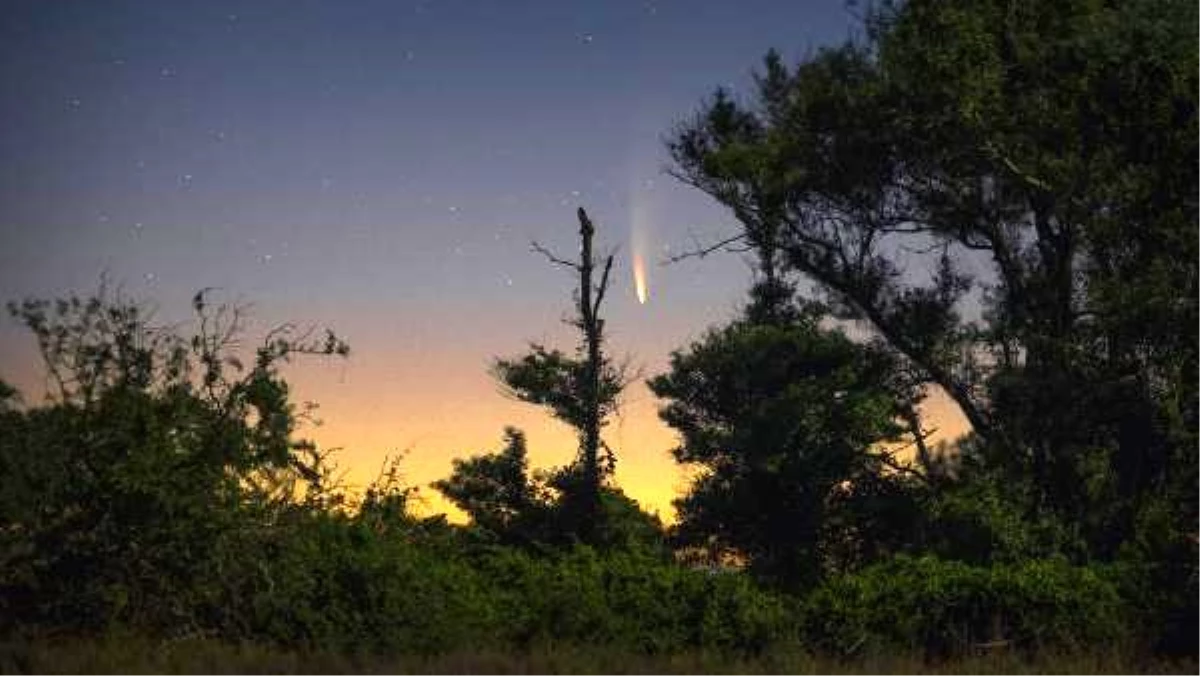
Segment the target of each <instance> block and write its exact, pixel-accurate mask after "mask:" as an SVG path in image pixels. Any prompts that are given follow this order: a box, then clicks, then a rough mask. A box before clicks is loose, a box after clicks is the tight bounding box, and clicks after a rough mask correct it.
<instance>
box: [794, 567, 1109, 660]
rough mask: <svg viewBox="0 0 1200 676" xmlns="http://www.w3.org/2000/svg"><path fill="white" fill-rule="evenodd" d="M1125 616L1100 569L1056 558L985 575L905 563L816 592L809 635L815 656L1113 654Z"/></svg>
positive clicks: (809, 609) (808, 619)
mask: <svg viewBox="0 0 1200 676" xmlns="http://www.w3.org/2000/svg"><path fill="white" fill-rule="evenodd" d="M1126 616H1127V611H1126V608H1125V606H1124V604H1123V602H1122V600H1121V598H1120V596H1119V595H1118V593H1117V590H1116V588H1115V587H1114V586H1113V585H1112V584H1111V583H1110V582H1109V581H1107V580H1106V579H1105V578H1103V577H1102V576H1101V575H1100V574H1098V572H1097V571H1096V570H1094V569H1092V568H1086V567H1075V566H1071V565H1068V564H1067V563H1065V562H1063V561H1061V560H1053V559H1051V560H1034V561H1028V562H1024V563H1020V564H1013V565H996V566H993V567H990V568H982V567H974V566H969V565H967V564H964V563H961V562H956V561H943V560H940V559H936V558H933V557H929V556H926V557H921V558H913V557H908V556H898V557H896V558H895V559H894V560H892V561H889V562H887V563H883V564H878V565H874V566H870V567H868V568H865V569H863V570H862V571H860V572H858V573H855V574H851V575H845V576H842V577H838V578H834V579H831V580H829V581H828V582H826V583H825V584H823V585H822V586H821V587H819V588H818V589H816V590H815V591H814V592H813V593H812V594H811V595H810V597H809V599H808V602H807V604H806V612H805V620H804V632H805V636H806V637H807V639H808V641H809V642H810V643H811V645H812V647H814V648H816V649H818V650H820V651H823V652H829V653H832V654H838V655H850V654H863V653H872V652H883V651H894V650H897V649H899V650H904V651H909V652H918V653H919V652H921V651H924V652H925V653H926V654H927V655H929V656H939V655H946V654H954V653H963V652H966V651H967V650H968V649H970V648H971V647H972V646H973V645H974V644H977V643H980V642H986V641H995V640H1005V641H1009V642H1010V643H1011V644H1014V645H1015V646H1016V647H1018V648H1020V649H1044V648H1054V649H1063V650H1073V649H1079V648H1085V647H1089V646H1095V645H1099V644H1104V643H1107V644H1109V645H1112V644H1113V642H1115V641H1118V640H1119V639H1121V637H1122V636H1123V635H1124V634H1125V631H1124V630H1125V626H1124V618H1125V617H1126Z"/></svg>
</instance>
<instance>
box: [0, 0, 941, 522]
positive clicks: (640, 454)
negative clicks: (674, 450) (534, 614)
mask: <svg viewBox="0 0 1200 676" xmlns="http://www.w3.org/2000/svg"><path fill="white" fill-rule="evenodd" d="M859 30H860V25H859V22H858V20H857V19H856V18H855V17H854V15H853V13H852V12H851V11H848V10H847V9H846V6H845V0H828V1H819V2H818V1H816V0H813V1H806V2H760V1H739V2H684V1H683V0H661V1H646V0H641V1H630V2H619V1H612V2H569V1H562V0H560V1H557V2H551V1H533V0H531V1H527V2H521V1H513V2H499V1H496V2H488V1H485V0H477V1H471V2H467V1H463V2H455V1H450V0H447V1H445V2H433V1H423V2H399V1H396V2H392V1H388V2H383V1H367V0H359V1H356V0H346V1H333V0H329V1H325V2H315V1H309V0H259V1H253V2H221V1H216V0H206V1H205V2H183V1H179V2H175V1H167V0H148V1H145V2H121V1H114V2H105V3H99V2H91V1H87V0H79V1H71V0H63V1H55V2H42V1H36V0H8V2H6V3H5V5H4V12H3V14H2V15H0V296H2V297H3V298H2V300H4V301H8V300H17V299H21V298H26V297H43V298H52V297H57V296H61V295H63V294H66V293H71V292H77V293H87V292H89V291H92V290H95V289H96V288H97V286H98V285H99V283H100V280H101V277H102V276H103V277H105V278H106V279H108V280H109V282H108V283H109V285H110V286H115V287H119V288H120V289H121V292H122V293H123V294H124V295H126V296H128V297H131V298H137V299H144V300H146V301H147V302H149V303H150V304H152V306H154V307H155V308H156V309H157V317H159V318H161V319H162V320H163V321H168V320H170V321H178V320H183V319H186V317H187V316H188V314H187V313H188V302H189V299H190V298H191V296H192V294H194V293H195V292H196V291H197V290H199V289H202V288H206V287H216V289H217V291H216V293H217V296H216V298H218V299H222V300H225V301H227V302H231V303H237V304H243V305H246V306H247V307H248V308H249V311H250V315H249V316H250V319H251V324H250V326H249V336H248V339H252V338H254V337H256V336H261V335H262V334H263V333H265V331H267V330H268V329H270V328H271V327H272V326H275V325H278V324H281V323H283V322H288V321H291V322H296V323H299V324H303V325H312V326H317V327H329V328H331V329H333V330H334V331H335V332H337V333H338V334H339V335H341V336H343V337H344V338H345V339H346V340H347V341H348V342H349V344H350V346H351V349H352V354H351V357H350V358H349V359H348V360H317V361H308V362H305V363H298V364H295V365H293V366H290V367H289V368H288V370H287V372H286V376H287V377H288V379H289V381H290V382H291V383H292V384H293V386H294V392H295V395H296V398H297V399H298V400H311V401H315V402H316V403H318V404H319V405H320V408H319V413H318V417H319V418H320V419H321V421H322V424H321V425H319V426H315V425H310V426H308V427H306V428H304V429H303V430H302V433H303V434H304V435H305V436H308V437H310V438H313V439H314V440H316V441H317V442H318V443H319V444H321V445H322V446H325V447H331V448H339V449H340V450H339V451H338V452H337V454H336V455H335V458H336V459H337V462H338V464H339V466H340V467H341V468H342V469H343V470H344V471H345V480H346V481H347V483H348V484H349V485H351V486H352V487H353V486H362V485H363V484H365V483H366V482H368V481H370V480H371V479H372V478H374V477H375V476H376V475H377V474H378V472H379V471H380V468H381V466H382V464H383V462H384V460H385V458H386V457H388V456H389V455H395V454H397V453H403V454H404V460H403V462H402V468H403V470H404V472H405V477H406V480H407V481H408V482H409V483H410V484H412V485H416V486H420V487H422V494H423V495H424V503H423V506H422V508H423V509H425V510H427V511H430V512H436V511H440V510H443V509H446V505H445V503H444V502H443V501H442V500H441V499H440V498H439V496H437V495H436V493H435V492H434V491H433V490H432V489H429V488H428V487H427V486H428V483H429V482H430V481H433V480H436V479H439V478H442V477H445V476H447V475H448V474H449V473H450V471H451V460H452V459H453V458H455V457H465V456H468V455H472V454H476V453H481V452H490V451H493V450H497V449H499V448H500V447H501V441H502V432H503V428H504V426H505V425H516V426H518V427H521V428H523V429H524V430H525V431H526V433H527V435H528V439H529V446H530V458H531V462H532V464H534V465H535V466H551V465H561V464H564V463H566V462H568V461H569V460H570V459H571V458H572V457H573V456H574V454H575V440H574V436H573V434H572V433H571V431H570V430H569V429H567V428H566V427H564V426H562V425H561V424H559V423H557V422H555V421H553V420H552V419H551V418H550V417H549V416H548V415H547V414H546V413H545V412H544V411H542V410H540V409H538V408H536V407H532V406H529V405H527V404H522V403H519V402H516V401H513V400H511V399H509V398H507V397H506V396H505V395H504V394H503V393H502V392H501V391H500V389H499V388H498V386H497V385H496V384H495V382H494V381H493V380H492V379H491V378H490V377H489V375H488V368H489V365H490V363H491V361H492V360H493V359H494V358H495V357H498V356H507V355H514V354H518V353H520V352H521V350H522V349H523V347H524V346H525V345H526V344H527V342H528V341H531V340H533V341H542V342H546V343H549V344H551V345H553V346H559V347H562V348H564V349H570V348H571V347H572V346H573V344H574V341H575V337H574V335H573V334H572V331H571V329H570V327H568V326H566V325H565V324H564V323H563V321H562V320H563V319H564V317H566V316H567V315H568V313H569V310H570V302H571V299H570V291H571V285H572V283H573V279H572V278H571V277H570V276H569V275H568V274H567V273H566V272H565V271H564V270H563V269H562V268H557V267H554V266H552V265H549V264H548V263H547V262H546V261H545V259H543V258H541V257H539V256H538V255H536V254H534V253H532V252H531V250H530V243H531V241H534V240H536V241H538V242H540V243H541V244H543V245H545V246H546V247H547V248H550V249H552V250H555V251H558V252H562V253H563V254H564V256H570V255H572V254H573V253H574V252H575V251H577V247H578V241H577V237H578V234H577V233H578V223H577V221H576V220H575V215H574V214H575V209H576V207H578V206H582V207H584V208H586V209H587V210H588V213H589V214H590V215H591V216H592V218H593V220H594V221H595V222H596V224H597V229H598V234H597V240H598V244H599V245H600V246H601V247H605V248H609V247H616V249H617V253H616V256H617V258H616V263H615V269H614V275H615V276H614V285H613V289H612V291H611V292H610V296H609V299H608V300H607V301H606V307H605V310H604V311H605V313H606V317H607V329H608V331H609V336H610V343H609V345H610V349H611V351H612V353H613V354H614V355H615V356H617V357H622V356H628V357H629V358H630V360H631V363H632V364H633V365H634V366H635V367H637V368H639V369H640V370H641V372H642V373H644V375H646V376H651V375H653V374H655V373H660V372H662V371H663V369H664V368H665V365H666V363H667V359H668V356H669V354H670V352H671V350H673V349H678V348H682V347H685V346H686V345H688V344H689V343H690V342H691V341H693V340H696V339H698V338H699V337H701V336H702V335H703V332H704V331H705V330H706V329H707V328H708V327H710V326H713V325H716V324H720V323H722V322H725V321H727V320H729V319H730V318H731V317H732V316H733V315H734V314H735V313H736V311H737V310H738V308H739V306H740V304H741V303H742V301H743V298H744V296H745V292H746V289H747V288H748V284H749V281H750V267H749V265H748V263H747V261H745V260H743V259H742V258H741V257H739V256H738V255H736V254H723V255H717V256H711V257H707V258H705V259H702V260H697V259H692V260H688V261H684V262H680V263H676V264H672V265H663V264H662V263H663V261H664V260H665V259H666V258H667V257H669V256H670V255H672V254H674V253H678V252H680V251H683V250H687V249H690V248H694V247H695V246H696V245H698V244H702V243H709V242H712V241H715V240H717V239H719V238H721V237H723V236H727V235H730V234H733V233H735V232H736V231H737V228H736V225H735V222H734V221H733V219H732V217H731V216H730V215H729V214H728V213H727V212H726V211H725V210H724V209H722V208H721V207H720V206H719V205H717V204H715V203H714V202H713V201H712V200H711V199H710V198H708V197H707V196H705V195H704V194H702V193H700V192H699V191H696V190H695V189H692V188H688V187H686V186H683V185H682V184H680V183H678V182H677V181H675V180H674V179H672V178H670V177H669V176H667V175H665V174H664V169H665V168H666V167H667V157H666V154H665V150H664V146H663V141H662V139H663V137H664V135H666V134H668V133H669V132H670V130H671V129H672V127H673V126H674V125H676V124H678V123H679V122H681V121H683V120H685V119H686V118H687V117H689V116H690V115H691V114H692V113H693V112H694V111H695V110H697V108H698V107H699V105H700V104H701V102H702V101H703V99H704V97H706V96H707V95H709V94H710V93H711V92H712V91H713V89H714V88H716V87H717V86H727V87H731V88H732V89H734V90H735V91H740V92H748V91H749V90H750V87H751V83H752V80H751V73H752V70H753V68H754V67H755V66H756V65H757V64H758V63H760V61H761V58H762V56H763V55H764V54H765V52H766V51H767V50H768V49H769V48H772V47H774V48H776V49H778V50H779V51H780V52H781V53H782V54H783V55H784V56H785V57H786V58H789V59H791V60H797V59H799V58H801V57H803V56H804V55H806V54H810V53H812V51H814V50H815V49H818V48H820V47H821V46H823V45H831V44H836V43H840V42H842V41H844V40H846V39H848V38H850V37H852V36H854V35H856V34H857V33H858V32H859ZM635 254H636V255H638V256H639V257H640V258H642V259H643V260H644V261H645V263H646V266H645V268H646V269H645V274H646V284H647V292H648V298H647V302H646V303H645V304H641V303H639V302H638V298H637V295H636V293H635V285H634V279H633V269H632V265H631V260H632V259H633V256H634V255H635ZM0 378H3V379H4V380H6V381H8V382H10V383H13V384H16V385H17V386H18V387H19V388H20V389H21V390H22V391H23V392H25V393H26V398H27V399H29V398H30V393H34V392H39V391H40V388H41V387H42V386H43V384H44V380H43V377H42V375H41V370H40V368H39V366H38V364H37V360H36V358H35V352H34V345H33V343H32V340H31V338H30V337H29V336H28V334H27V333H25V332H23V331H22V330H21V329H20V327H19V326H17V325H16V323H15V322H14V321H13V320H11V319H9V318H7V317H5V318H4V319H3V321H0ZM930 406H931V410H932V416H933V419H934V420H935V425H936V424H938V421H940V423H941V424H940V426H941V427H942V429H943V432H944V433H946V434H949V433H951V432H954V431H960V430H961V429H962V427H963V425H962V422H961V418H960V417H956V413H955V412H954V410H953V407H952V406H950V405H949V404H948V403H947V402H946V401H945V400H944V399H942V398H935V399H934V400H932V402H931V404H930ZM606 437H607V439H608V440H609V442H610V444H612V445H613V446H615V448H616V452H617V457H618V470H617V476H616V478H617V481H618V483H619V484H620V485H621V486H622V488H623V489H624V490H625V491H626V492H627V493H629V494H630V495H631V496H632V497H634V498H635V499H637V500H639V502H641V503H642V504H643V505H644V506H646V507H647V508H648V509H650V510H652V511H657V512H659V513H660V514H661V515H662V516H663V517H664V518H668V519H669V518H670V516H671V511H670V500H671V498H672V497H673V496H674V495H675V494H676V493H677V492H678V491H679V490H681V489H683V488H684V487H685V486H686V475H685V473H684V472H683V471H682V470H681V469H680V468H678V467H676V466H675V464H674V462H673V461H672V460H671V457H670V454H669V449H670V448H671V447H672V446H673V445H674V444H675V437H674V435H673V433H672V432H671V430H670V429H669V428H667V427H666V426H665V425H663V424H662V423H661V422H660V421H659V420H658V419H657V416H656V402H655V400H654V398H653V395H651V394H650V393H649V391H648V390H646V389H645V386H644V384H643V383H642V382H640V381H639V382H636V383H634V385H633V386H631V387H630V389H629V390H628V391H627V393H626V397H625V405H624V407H623V410H622V413H621V415H620V416H619V417H618V419H616V420H614V421H613V422H612V423H611V424H610V426H609V429H608V431H607V434H606Z"/></svg>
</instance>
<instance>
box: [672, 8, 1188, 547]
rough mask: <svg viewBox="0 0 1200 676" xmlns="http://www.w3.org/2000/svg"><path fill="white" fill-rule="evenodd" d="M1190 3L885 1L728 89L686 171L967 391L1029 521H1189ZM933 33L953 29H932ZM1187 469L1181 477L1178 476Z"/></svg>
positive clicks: (929, 367) (745, 233)
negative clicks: (840, 31)
mask: <svg viewBox="0 0 1200 676" xmlns="http://www.w3.org/2000/svg"><path fill="white" fill-rule="evenodd" d="M1195 23H1196V8H1195V5H1194V4H1193V3H1185V2H1168V3H1154V2H1130V3H1105V2H1097V1H1088V0H1080V1H1076V2H1056V3H1039V2H1016V3H1013V2H999V1H993V0H977V1H973V2H967V3H960V2H940V1H936V0H929V1H922V0H914V1H912V2H905V3H894V4H893V3H885V4H883V5H882V6H880V7H878V8H876V9H874V10H872V11H871V12H870V14H869V16H868V18H867V21H866V36H865V38H864V39H863V40H860V41H857V42H851V43H848V44H845V45H843V46H841V47H837V48H830V49H824V50H821V51H819V52H817V53H816V54H814V55H813V56H811V57H809V58H806V59H804V60H802V61H801V62H800V63H798V64H797V65H795V66H788V65H786V64H785V63H784V61H783V59H782V58H781V57H780V56H779V55H778V54H776V53H771V54H769V55H768V56H767V58H766V61H765V65H764V68H763V71H762V72H761V73H760V74H759V76H758V78H757V81H756V84H757V87H756V91H755V95H754V97H753V99H752V100H750V101H747V102H742V101H740V100H737V99H735V98H734V97H733V96H732V95H731V94H730V93H728V92H726V91H718V92H717V93H716V95H715V96H714V97H713V98H712V99H711V100H709V101H708V102H707V103H706V104H705V105H704V107H703V109H702V110H701V111H700V112H699V113H698V114H697V115H696V117H695V118H694V119H692V120H690V121H688V122H685V123H683V124H682V125H681V126H680V127H679V128H678V129H677V130H676V132H675V133H674V134H673V136H672V137H671V138H670V141H669V146H670V150H671V153H672V156H673V158H674V162H675V165H674V167H675V168H674V172H675V173H676V174H677V175H678V176H679V177H680V178H682V179H683V180H684V181H685V182H687V183H689V184H692V185H694V186H696V187H698V188H700V189H701V190H703V191H704V192H706V193H708V194H710V195H712V196H713V197H714V198H716V199H717V200H718V201H720V202H721V203H722V204H724V205H725V206H727V207H728V208H729V209H730V210H731V212H732V213H733V214H734V215H735V217H736V218H737V219H738V222H739V225H740V227H741V231H740V232H739V233H738V234H737V237H739V238H743V239H745V240H747V241H748V242H749V243H750V244H751V245H752V246H755V247H756V248H759V249H762V248H763V247H765V246H769V247H771V248H772V249H775V250H778V251H779V255H780V258H781V259H782V261H783V265H784V267H785V269H786V270H790V271H795V272H798V273H801V274H803V275H805V276H806V277H808V278H810V279H812V280H814V281H815V282H816V283H817V284H818V287H819V288H820V289H821V291H823V292H824V294H825V295H826V297H827V299H828V301H830V302H831V304H832V305H833V306H834V307H835V308H836V309H837V310H838V311H839V313H840V316H842V317H845V318H849V319H854V320H858V321H859V322H861V324H862V325H863V326H865V327H868V328H869V329H870V330H871V331H872V332H873V334H874V336H875V337H876V339H877V340H878V342H879V344H881V345H885V346H886V347H887V348H888V349H889V350H891V352H892V353H893V354H894V355H895V357H896V358H897V359H898V360H900V362H901V363H902V364H903V367H904V368H905V369H906V370H907V371H908V372H909V373H910V374H912V376H913V378H914V379H916V380H917V381H919V382H923V383H926V384H928V385H930V386H937V387H940V388H942V389H943V390H945V392H946V393H947V394H948V395H949V396H950V397H952V398H953V400H954V401H955V402H956V403H957V404H958V406H959V407H960V408H961V410H962V411H963V413H964V414H965V416H966V417H967V419H968V420H969V421H970V423H971V425H972V427H973V429H974V432H975V434H976V435H978V436H979V437H980V438H981V439H982V440H983V441H984V442H985V444H983V446H982V447H984V448H987V449H990V451H988V452H989V453H990V454H991V455H990V456H989V457H991V458H992V459H993V460H994V461H995V462H996V463H999V464H1001V465H1003V466H1004V467H1006V468H1007V472H1008V476H1009V477H1010V478H1012V479H1013V480H1020V481H1022V482H1027V483H1030V484H1031V486H1032V488H1033V490H1032V491H1031V498H1030V501H1031V504H1030V505H1029V509H1030V510H1032V511H1033V512H1043V511H1048V512H1051V513H1054V514H1057V515H1059V516H1061V517H1062V518H1064V519H1066V520H1068V521H1069V522H1071V523H1074V524H1076V525H1077V526H1078V527H1079V528H1081V529H1082V532H1083V534H1084V536H1085V537H1086V539H1087V540H1088V541H1089V542H1090V543H1091V547H1092V548H1093V549H1094V551H1096V552H1097V553H1107V554H1110V555H1111V554H1112V553H1113V552H1114V551H1115V548H1116V547H1117V546H1118V545H1119V543H1120V542H1121V541H1123V540H1125V539H1127V538H1128V537H1129V536H1130V534H1131V529H1133V528H1134V521H1135V520H1136V516H1135V515H1136V514H1137V513H1139V511H1141V510H1144V509H1147V508H1149V503H1151V502H1154V501H1156V500H1159V499H1161V496H1162V494H1163V493H1164V492H1167V493H1170V494H1171V495H1173V496H1175V497H1174V498H1172V500H1176V501H1177V502H1176V503H1175V507H1173V508H1172V509H1173V510H1175V512H1174V513H1175V514H1176V518H1177V520H1176V522H1175V523H1176V525H1175V526H1174V528H1176V529H1177V531H1176V532H1177V535H1178V536H1182V534H1183V532H1185V529H1187V530H1193V531H1194V521H1195V514H1196V487H1195V481H1194V474H1195V466H1196V464H1195V460H1196V458H1195V452H1194V451H1195V443H1196V410H1197V388H1196V373H1197V358H1196V354H1197V269H1196V260H1197V236H1196V233H1197V230H1196V228H1197V216H1198V212H1197V196H1196V185H1197V167H1196V156H1197V118H1196V91H1197V57H1196V50H1195V34H1194V30H1193V27H1194V25H1195ZM930 36H937V39H931V38H930ZM1184 477H1186V479H1185V478H1184Z"/></svg>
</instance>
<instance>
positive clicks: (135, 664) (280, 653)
mask: <svg viewBox="0 0 1200 676" xmlns="http://www.w3.org/2000/svg"><path fill="white" fill-rule="evenodd" d="M0 672H3V673H165V674H171V673H213V674H219V673H243V674H266V673H296V674H300V673H428V674H471V673H494V674H533V673H607V674H626V673H665V674H685V673H743V674H767V673H789V674H833V673H839V674H840V673H846V674H856V673H930V674H1034V673H1076V674H1079V673H1088V674H1103V673H1113V674H1116V673H1122V674H1143V673H1191V674H1194V673H1197V659H1196V658H1195V657H1190V658H1187V659H1182V660H1167V659H1159V658H1154V659H1139V658H1133V657H1129V656H1123V655H1112V654H1107V653H1105V651H1103V650H1099V651H1095V652H1081V653H1076V654H1070V655H1068V654H1053V655H1038V656H1034V657H1032V658H1028V657H1020V656H1017V655H1014V654H998V655H988V656H973V657H964V658H959V659H953V660H949V661H944V662H939V663H929V662H925V661H923V660H921V659H918V658H912V657H908V656H903V655H897V656H878V657H870V658H863V659H859V660H856V661H852V662H842V661H837V660H831V659H826V658H821V657H815V656H812V655H809V654H807V653H804V652H803V651H800V650H796V651H783V652H780V651H776V652H772V653H769V654H764V655H760V656H756V657H733V656H728V655H718V654H705V653H702V652H689V653H680V654H671V655H645V654H630V653H628V652H625V651H620V650H614V649H610V648H604V647H602V646H557V647H551V646H543V647H541V648H536V649H532V650H529V651H527V652H495V651H487V650H484V651H462V652H451V653H446V654H440V655H427V656H422V655H402V654H396V655H366V654H342V653H334V652H328V651H321V650H313V651H303V650H288V649H282V648H276V647H272V646H266V645H259V644H250V643H243V644H234V643H227V642H221V641H216V640H211V639H202V638H192V639H183V640H176V641H154V640H150V639H147V638H143V637H136V636H122V635H111V636H107V637H102V638H70V637H54V638H37V639H15V638H10V639H8V640H4V641H0Z"/></svg>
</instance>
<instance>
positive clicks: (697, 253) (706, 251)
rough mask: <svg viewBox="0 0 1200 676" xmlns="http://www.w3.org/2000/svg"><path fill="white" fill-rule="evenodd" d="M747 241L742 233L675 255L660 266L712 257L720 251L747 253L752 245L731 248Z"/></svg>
mask: <svg viewBox="0 0 1200 676" xmlns="http://www.w3.org/2000/svg"><path fill="white" fill-rule="evenodd" d="M745 241H746V233H745V232H741V233H738V234H736V235H733V236H731V237H726V238H725V239H722V240H721V241H719V242H716V243H714V244H711V245H709V246H705V247H699V248H696V249H692V250H690V251H685V252H683V253H680V254H675V255H674V256H671V257H669V258H667V259H666V260H664V261H662V262H661V263H660V265H672V264H674V263H678V262H680V261H683V260H687V259H689V258H705V257H707V256H710V255H712V254H714V253H716V252H718V251H732V252H737V251H747V250H749V249H750V248H751V247H750V245H748V244H747V245H745V246H744V248H741V249H731V248H729V247H730V245H732V244H734V243H735V242H745Z"/></svg>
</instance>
